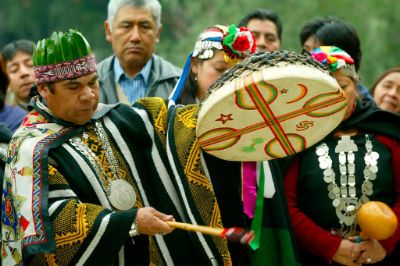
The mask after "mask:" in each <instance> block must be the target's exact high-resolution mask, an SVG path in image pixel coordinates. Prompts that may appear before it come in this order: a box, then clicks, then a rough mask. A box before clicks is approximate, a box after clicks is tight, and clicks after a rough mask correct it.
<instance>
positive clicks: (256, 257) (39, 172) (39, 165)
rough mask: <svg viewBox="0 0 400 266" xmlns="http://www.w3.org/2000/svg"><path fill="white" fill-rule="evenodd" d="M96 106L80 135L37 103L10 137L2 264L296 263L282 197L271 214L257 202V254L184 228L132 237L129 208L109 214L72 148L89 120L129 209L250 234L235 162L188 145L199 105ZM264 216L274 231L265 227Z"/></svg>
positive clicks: (95, 145) (95, 180) (94, 146)
mask: <svg viewBox="0 0 400 266" xmlns="http://www.w3.org/2000/svg"><path fill="white" fill-rule="evenodd" d="M100 107H102V108H100V111H99V112H97V113H96V114H95V115H94V118H93V119H92V121H91V122H89V123H88V124H87V125H85V126H79V127H77V126H70V125H68V124H65V123H63V122H62V121H61V122H60V121H56V120H55V119H54V118H52V117H51V116H50V115H48V113H46V112H45V111H43V110H42V109H40V108H39V107H38V106H37V105H36V107H35V109H36V110H34V111H32V112H31V113H30V114H29V115H28V116H27V118H26V120H25V121H24V123H23V125H22V126H21V128H20V129H19V130H18V131H17V132H16V134H15V135H14V136H13V139H12V140H11V145H10V146H9V151H8V164H7V166H6V174H5V179H6V182H4V186H3V194H4V196H3V201H2V240H3V241H2V248H1V253H2V254H1V255H2V258H3V265H14V264H22V263H26V264H35V265H36V264H40V265H43V264H48V265H57V264H58V265H83V264H85V265H111V264H114V265H188V263H190V265H232V264H235V263H236V261H235V260H236V259H237V258H238V257H240V256H239V255H238V254H242V253H241V252H243V254H246V253H247V255H248V256H250V257H251V256H253V260H248V262H249V263H251V264H254V265H261V264H262V265H293V264H291V263H292V262H293V261H295V255H294V253H293V246H292V245H291V244H292V243H291V234H290V231H289V228H287V225H288V220H287V219H286V218H287V217H286V216H285V215H286V212H285V206H283V205H282V204H283V203H284V202H283V203H282V201H281V198H280V197H278V198H275V200H277V202H278V204H277V205H276V207H275V202H272V203H273V204H271V203H269V204H264V207H265V208H268V210H267V209H265V211H264V213H265V214H266V219H265V221H264V222H263V229H266V230H267V231H263V232H266V234H264V233H263V234H262V235H261V241H260V243H261V247H262V248H260V249H259V250H258V251H256V252H252V251H250V250H249V249H248V248H247V247H245V246H242V245H240V244H239V245H237V246H235V245H234V244H232V243H227V241H226V240H225V239H222V238H219V237H212V236H208V235H203V234H200V233H192V232H187V231H183V230H175V231H174V232H172V233H171V234H168V235H165V236H162V235H155V236H152V237H149V236H145V235H139V236H136V237H133V238H130V237H129V234H128V232H129V230H130V227H131V224H132V221H133V220H134V218H135V215H136V209H129V210H126V211H116V210H114V209H113V208H112V206H111V204H110V202H109V200H108V198H107V195H106V193H105V191H104V188H102V184H101V182H100V181H99V176H98V173H97V172H96V170H95V169H93V167H92V166H91V164H90V162H89V161H88V159H87V158H86V156H84V155H83V154H82V153H81V152H80V151H79V150H77V149H75V148H74V146H73V145H70V141H69V140H70V139H71V138H73V137H76V136H78V137H80V136H82V135H83V133H87V134H88V135H90V132H91V125H93V122H99V123H101V124H102V126H103V128H104V130H105V131H106V132H107V136H108V140H109V142H110V143H111V148H112V150H113V152H114V154H116V158H117V161H118V166H119V167H120V171H121V172H124V175H123V176H124V178H126V179H127V180H128V181H129V183H131V184H132V185H133V187H134V189H135V191H136V194H137V197H136V198H137V200H136V203H135V206H134V207H135V208H137V207H141V206H152V207H154V208H156V209H157V210H159V211H161V212H164V213H167V214H172V215H173V216H174V218H175V219H176V220H177V221H183V222H188V223H192V224H199V225H207V226H212V227H220V228H221V227H223V226H228V227H231V226H241V227H247V226H248V225H249V224H248V223H246V222H245V221H244V219H243V217H244V214H243V208H242V207H243V206H242V202H241V194H240V191H241V174H240V171H236V169H240V167H238V165H240V163H233V162H228V161H223V160H220V159H218V158H215V157H212V156H209V155H207V154H203V153H202V152H201V150H200V147H199V145H198V141H197V139H196V138H195V129H196V118H197V112H198V107H197V106H196V105H189V106H185V107H182V106H179V107H177V106H175V105H170V106H168V107H167V102H165V101H164V100H162V99H160V98H144V99H142V100H140V101H139V102H137V103H136V104H135V105H134V106H133V107H130V106H127V105H122V104H120V105H117V106H106V105H103V106H100ZM89 139H90V141H89V144H90V145H89V146H90V147H91V150H92V151H93V152H95V154H96V156H99V157H101V154H102V152H103V151H102V149H101V147H100V146H102V145H101V143H99V140H98V139H96V138H89ZM27 154H31V155H32V156H26V155H27ZM105 165H106V164H104V166H105ZM106 168H107V167H104V171H105V172H106V173H107V169H106ZM277 190H278V192H279V191H280V190H279V187H277ZM216 193H217V194H218V195H216ZM276 195H279V196H280V194H279V193H278V194H276ZM217 198H218V201H217ZM265 200H266V201H270V200H269V199H265ZM221 204H222V205H221ZM220 205H221V206H223V209H222V210H221V208H220ZM275 208H281V211H278V212H277V213H276V214H277V220H276V219H275V218H276V217H275V218H274V217H272V216H270V215H271V213H270V212H272V213H274V212H275ZM282 215H283V216H282ZM269 217H271V218H273V223H274V224H275V225H273V226H274V227H275V226H277V228H275V229H278V230H275V229H274V228H269V229H268V228H267V227H270V226H271V225H270V224H268V223H269V222H267V221H268V220H269ZM282 221H283V222H282ZM268 232H280V233H278V234H276V233H273V234H271V233H268ZM281 236H283V238H282V237H281ZM268 238H269V239H268ZM282 240H283V241H282ZM228 246H229V250H231V252H232V253H230V252H229V251H228ZM277 246H278V247H279V248H278V249H277V250H278V251H284V252H283V253H285V254H287V255H288V259H284V260H283V261H280V259H279V257H280V256H281V255H284V254H283V253H278V252H277V251H276V250H274V247H277ZM263 247H264V248H263ZM116 254H117V255H116ZM148 254H149V256H148ZM266 254H268V256H265V255H266ZM284 256H286V255H284ZM273 257H274V258H273ZM266 258H269V259H267V260H265V259H266ZM260 259H261V260H260ZM276 259H278V260H276ZM257 262H258V263H257ZM236 264H237V263H236Z"/></svg>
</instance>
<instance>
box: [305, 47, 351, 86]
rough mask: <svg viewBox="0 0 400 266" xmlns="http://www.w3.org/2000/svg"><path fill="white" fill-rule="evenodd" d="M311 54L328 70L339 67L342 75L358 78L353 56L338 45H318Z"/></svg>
mask: <svg viewBox="0 0 400 266" xmlns="http://www.w3.org/2000/svg"><path fill="white" fill-rule="evenodd" d="M311 56H312V57H313V58H314V59H315V60H317V61H318V62H320V63H322V64H323V65H325V66H327V67H328V68H329V71H331V72H336V71H338V70H339V69H340V70H341V71H342V73H343V74H344V75H346V76H349V77H351V78H352V79H353V80H355V81H357V80H358V75H357V72H356V68H355V66H354V60H353V58H352V57H351V56H350V55H349V54H348V53H346V52H345V51H344V50H342V49H340V48H339V47H336V46H320V47H318V48H316V49H314V50H313V51H312V52H311Z"/></svg>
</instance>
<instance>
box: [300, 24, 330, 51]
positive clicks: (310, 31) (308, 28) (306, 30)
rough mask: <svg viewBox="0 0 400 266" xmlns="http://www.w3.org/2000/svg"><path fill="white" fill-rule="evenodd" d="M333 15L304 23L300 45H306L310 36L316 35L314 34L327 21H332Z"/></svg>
mask: <svg viewBox="0 0 400 266" xmlns="http://www.w3.org/2000/svg"><path fill="white" fill-rule="evenodd" d="M332 19H333V17H326V18H316V19H313V20H310V21H308V22H307V23H306V24H304V26H303V28H301V30H300V34H299V37H300V45H301V47H303V46H304V44H305V43H306V41H307V39H308V38H310V37H311V36H314V34H315V33H316V32H317V30H319V29H320V28H321V27H322V26H323V25H324V24H325V23H328V22H329V21H331V20H332Z"/></svg>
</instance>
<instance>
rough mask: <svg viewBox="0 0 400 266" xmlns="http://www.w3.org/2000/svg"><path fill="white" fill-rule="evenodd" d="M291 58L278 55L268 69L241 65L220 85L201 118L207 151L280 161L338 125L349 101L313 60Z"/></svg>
mask: <svg viewBox="0 0 400 266" xmlns="http://www.w3.org/2000/svg"><path fill="white" fill-rule="evenodd" d="M265 56H267V55H265ZM269 56H271V55H269ZM259 57H260V56H259ZM262 57H263V56H261V58H262ZM289 57H292V60H283V59H282V54H280V53H275V56H274V58H275V62H274V61H273V60H270V61H269V63H268V64H265V63H264V62H263V60H258V61H257V60H256V61H257V62H258V64H257V62H256V63H254V62H252V61H247V62H242V63H241V64H239V65H238V66H236V67H235V68H234V69H232V71H231V73H226V74H224V75H226V76H225V77H221V78H220V79H219V82H218V81H217V83H216V84H215V85H214V86H213V87H212V88H211V89H210V91H209V92H208V94H207V96H206V98H205V99H204V101H203V102H202V104H201V107H200V110H199V114H198V125H197V129H196V133H197V137H198V139H199V145H200V146H201V148H202V149H203V150H204V151H206V152H208V153H210V154H212V155H214V156H216V157H219V158H221V159H224V160H230V161H264V160H270V159H275V158H281V157H285V156H288V155H293V154H296V153H298V152H300V151H302V150H304V149H306V148H308V147H310V146H312V145H313V144H315V143H317V142H318V141H320V140H321V139H322V138H324V137H325V136H326V135H327V134H329V133H330V132H331V131H332V130H333V129H334V128H336V127H337V126H338V124H339V123H340V122H341V121H342V119H343V117H344V114H345V111H346V97H345V95H344V93H343V91H342V89H341V88H340V86H339V85H338V83H337V82H336V80H335V79H334V78H333V77H331V76H330V75H329V74H328V72H327V71H325V70H323V69H322V68H321V67H320V66H316V64H315V63H314V62H312V63H309V62H311V61H310V60H309V58H306V57H304V56H301V55H297V54H294V53H291V54H290V53H289ZM283 58H284V57H283ZM284 59H285V58H284ZM286 59H287V57H286ZM250 60H251V59H250ZM253 61H254V60H253ZM264 61H265V60H264ZM271 62H272V63H271ZM241 68H242V69H241ZM238 73H239V74H238ZM224 75H223V76H224Z"/></svg>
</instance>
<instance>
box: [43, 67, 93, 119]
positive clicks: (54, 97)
mask: <svg viewBox="0 0 400 266" xmlns="http://www.w3.org/2000/svg"><path fill="white" fill-rule="evenodd" d="M38 89H39V93H40V95H41V96H42V97H43V99H44V100H45V101H46V103H47V106H48V108H49V109H50V110H51V112H52V113H53V115H54V116H55V117H57V118H60V119H62V120H64V121H67V122H72V123H74V124H77V125H83V124H85V123H86V122H88V121H89V120H90V118H91V117H92V115H93V114H94V112H95V111H96V108H97V104H98V102H99V80H98V76H97V73H92V74H88V75H85V76H82V77H79V78H76V79H71V80H62V81H56V82H55V83H54V88H53V89H52V90H50V88H49V87H48V86H45V85H39V86H38Z"/></svg>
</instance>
